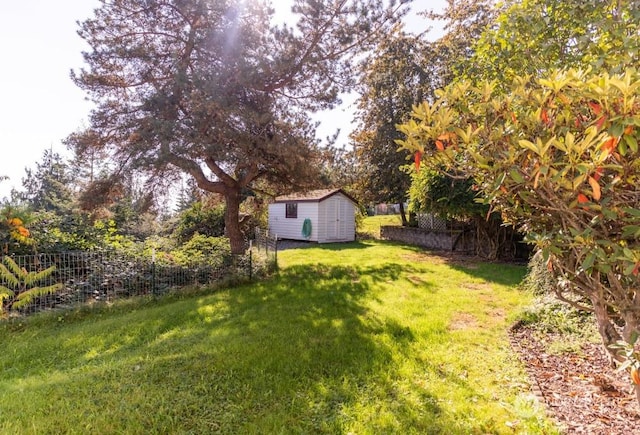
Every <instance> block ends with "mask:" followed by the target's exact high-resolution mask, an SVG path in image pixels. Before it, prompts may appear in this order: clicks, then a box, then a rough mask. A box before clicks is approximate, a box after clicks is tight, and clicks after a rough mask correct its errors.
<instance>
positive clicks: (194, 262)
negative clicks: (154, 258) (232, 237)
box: [171, 233, 231, 267]
mask: <svg viewBox="0 0 640 435" xmlns="http://www.w3.org/2000/svg"><path fill="white" fill-rule="evenodd" d="M171 256H172V258H173V260H174V261H175V262H176V264H178V265H180V266H200V265H204V264H206V265H208V266H212V267H216V266H222V265H224V264H227V263H228V262H229V260H230V256H231V248H230V246H229V239H226V238H224V237H210V236H206V235H203V234H198V233H196V234H194V235H193V236H192V237H191V238H190V239H189V241H187V242H186V243H184V244H183V245H181V246H179V247H178V248H177V249H175V250H173V251H171Z"/></svg>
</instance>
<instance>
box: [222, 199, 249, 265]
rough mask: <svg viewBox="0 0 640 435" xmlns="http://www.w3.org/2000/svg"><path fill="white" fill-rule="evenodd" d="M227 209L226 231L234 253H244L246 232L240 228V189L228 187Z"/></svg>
mask: <svg viewBox="0 0 640 435" xmlns="http://www.w3.org/2000/svg"><path fill="white" fill-rule="evenodd" d="M224 198H225V202H226V206H227V207H226V210H225V213H224V225H225V233H226V235H227V237H228V238H229V245H231V253H232V254H243V253H244V249H245V245H244V234H242V231H241V230H240V202H241V198H240V191H239V190H235V189H227V191H226V192H225V194H224Z"/></svg>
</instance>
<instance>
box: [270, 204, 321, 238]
mask: <svg viewBox="0 0 640 435" xmlns="http://www.w3.org/2000/svg"><path fill="white" fill-rule="evenodd" d="M285 206H286V203H284V202H280V203H276V204H269V234H271V235H272V236H276V235H277V236H278V238H280V239H290V240H307V239H305V238H304V237H303V236H302V224H303V223H304V220H305V219H307V218H309V219H311V237H310V238H309V239H308V240H309V241H312V242H317V241H318V229H319V227H320V225H319V224H318V222H319V220H318V203H317V202H298V217H297V218H295V219H293V218H286V217H285Z"/></svg>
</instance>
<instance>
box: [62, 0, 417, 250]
mask: <svg viewBox="0 0 640 435" xmlns="http://www.w3.org/2000/svg"><path fill="white" fill-rule="evenodd" d="M406 3H408V2H407V1H403V2H401V3H400V4H395V2H394V1H391V2H390V3H389V5H385V4H383V1H382V0H341V1H338V2H335V1H333V0H320V1H318V0H298V1H296V2H295V3H294V6H293V8H292V13H293V14H294V16H295V17H296V19H297V21H296V22H295V28H292V27H288V26H286V25H285V26H273V25H272V23H271V17H272V14H273V9H272V8H271V7H269V6H268V4H267V3H265V2H264V1H259V0H256V1H251V2H231V1H228V0H167V1H162V2H148V1H144V0H121V1H117V2H106V1H103V2H102V5H101V7H100V8H99V9H97V10H96V11H95V17H94V18H91V19H88V20H86V21H85V22H84V23H82V25H81V28H80V31H79V34H80V36H81V37H82V38H83V39H84V40H85V41H86V42H87V43H88V44H89V46H90V50H89V51H88V52H86V53H85V54H84V58H85V62H86V63H87V68H86V69H82V70H81V71H79V72H74V73H73V74H72V76H73V79H74V81H75V82H76V84H77V85H78V86H80V87H81V88H82V89H84V90H85V91H86V92H87V93H88V94H89V96H90V97H91V98H92V99H93V100H95V102H96V104H97V107H96V109H95V110H94V111H93V113H92V117H91V125H90V127H89V128H88V129H86V130H84V131H80V132H78V133H76V134H73V135H71V136H70V137H69V139H68V141H67V142H68V144H69V145H70V146H72V147H73V148H74V149H75V150H76V152H77V153H80V154H82V153H84V152H86V151H88V150H91V149H93V150H108V151H109V154H110V156H111V157H112V159H113V161H114V163H115V167H114V170H113V171H112V173H111V175H110V177H108V178H107V179H105V182H103V183H101V184H98V185H97V187H96V188H94V189H92V190H90V191H91V192H92V196H93V197H94V198H95V197H98V196H100V194H101V195H103V196H106V197H108V196H109V195H110V194H111V193H112V191H111V190H110V189H109V187H108V186H109V185H112V184H113V183H115V182H117V179H118V178H119V177H120V176H121V175H122V174H128V173H131V172H144V173H146V174H147V176H149V177H151V178H150V179H153V180H154V181H156V182H161V181H162V180H170V181H171V180H172V178H171V176H172V175H173V176H175V174H176V173H183V174H184V173H186V174H188V175H190V176H191V177H192V178H193V179H194V180H196V182H197V185H198V187H199V188H201V189H203V190H205V191H208V192H212V193H218V194H221V195H223V196H224V198H225V203H226V212H225V227H226V232H227V235H228V237H229V239H230V243H231V247H232V251H233V252H234V253H239V252H242V250H243V235H242V232H241V229H240V220H239V209H240V203H241V201H242V199H243V192H245V191H246V189H247V188H252V186H253V185H254V184H255V183H257V182H268V183H270V185H272V186H283V185H284V186H287V187H288V188H291V186H304V185H310V184H314V183H317V177H318V168H319V167H320V165H319V164H318V162H317V160H318V158H319V153H318V150H317V145H318V144H317V143H316V140H315V135H314V129H315V126H314V125H313V124H312V123H311V122H310V119H309V113H310V112H312V111H315V110H319V109H327V108H331V107H333V106H334V105H335V104H336V103H338V102H339V98H338V97H339V94H340V93H341V92H344V91H346V90H349V89H350V88H351V87H352V86H353V84H354V83H355V81H356V79H357V76H356V75H355V74H354V73H353V71H354V68H353V64H354V59H356V57H355V56H357V55H359V54H361V53H362V51H363V50H365V49H368V48H369V47H370V46H371V44H373V43H374V42H375V38H376V37H379V36H380V35H382V34H384V30H385V29H386V28H387V27H388V26H389V25H390V24H392V23H393V22H394V20H396V19H399V18H400V17H401V11H403V10H405V8H406ZM361 58H362V57H360V58H359V59H361ZM173 179H175V178H173Z"/></svg>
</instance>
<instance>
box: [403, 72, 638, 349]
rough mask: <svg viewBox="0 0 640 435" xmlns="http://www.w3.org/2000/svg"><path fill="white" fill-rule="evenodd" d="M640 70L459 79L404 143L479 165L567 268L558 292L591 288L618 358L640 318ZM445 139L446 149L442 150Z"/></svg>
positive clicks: (439, 158) (502, 204)
mask: <svg viewBox="0 0 640 435" xmlns="http://www.w3.org/2000/svg"><path fill="white" fill-rule="evenodd" d="M638 89H640V73H638V72H637V71H635V70H631V69H630V70H627V71H626V72H625V73H624V74H618V75H610V74H608V73H606V72H603V73H599V74H593V73H591V72H589V71H576V70H570V71H560V72H555V73H553V74H551V75H549V76H548V77H546V78H544V79H540V80H535V79H532V78H531V77H526V78H522V79H517V80H515V81H514V82H513V83H512V84H511V85H510V92H509V93H508V94H504V93H502V92H501V91H500V90H499V89H498V87H497V86H496V84H495V83H488V82H487V83H484V84H482V85H480V86H478V87H473V86H471V85H470V84H468V83H466V82H461V83H458V84H456V85H454V86H451V87H449V88H447V89H445V90H443V91H442V93H440V94H439V98H438V99H437V100H436V101H434V102H433V103H432V104H430V103H424V104H422V105H420V106H416V107H415V110H414V112H413V116H414V119H413V120H412V121H410V122H409V123H407V124H405V125H403V126H401V127H400V128H401V129H402V131H403V132H404V133H405V134H406V135H407V140H406V141H402V142H401V145H402V146H404V147H406V148H408V149H410V150H412V151H416V150H420V151H424V152H425V153H426V155H427V156H428V157H427V161H428V162H430V165H431V166H432V167H439V166H440V165H444V166H445V167H447V168H455V171H462V172H464V173H465V174H469V176H473V177H474V178H475V180H476V184H477V185H478V187H479V188H480V189H481V191H482V193H483V194H484V195H485V198H487V200H488V201H490V203H491V205H492V206H493V207H494V208H495V209H496V210H498V211H500V212H501V213H502V216H503V217H504V219H505V220H507V221H508V222H512V223H514V224H516V225H518V227H519V228H521V229H522V230H523V231H524V232H526V233H527V234H528V238H529V240H530V241H532V242H534V243H536V245H537V246H538V247H539V248H540V249H541V250H542V251H543V253H544V255H545V258H546V259H548V263H547V265H548V267H549V268H550V269H552V270H553V271H554V273H555V274H557V275H558V276H560V277H561V278H562V285H560V286H558V287H557V292H556V293H557V295H558V296H559V297H560V298H561V299H562V300H565V301H568V302H570V303H574V304H576V305H580V303H579V301H580V300H582V299H587V300H589V301H590V306H589V307H584V308H586V309H589V310H592V311H593V312H594V313H595V316H596V319H597V321H598V324H599V329H600V333H601V335H602V338H603V341H604V343H605V345H606V346H607V347H608V350H609V351H610V353H611V354H612V357H614V358H619V357H618V355H617V354H616V352H615V351H614V350H613V349H611V348H610V345H611V344H613V343H615V342H616V341H618V339H619V338H620V334H619V333H618V331H617V330H616V327H615V326H614V325H615V324H618V325H622V336H623V337H624V338H625V339H626V340H628V339H629V338H630V337H631V335H632V334H633V333H634V332H636V331H638V328H639V326H640V324H639V322H640V316H639V315H638V313H639V312H640V305H639V301H638V300H637V298H635V296H634V295H635V291H634V289H635V288H636V287H637V282H638V274H639V272H640V209H639V208H638V204H640V189H639V187H638V186H640V184H639V183H638V177H639V175H640V159H638V127H640V104H639V103H638V101H637V99H636V98H635V95H636V94H637V91H638ZM438 149H440V150H441V151H438Z"/></svg>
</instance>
